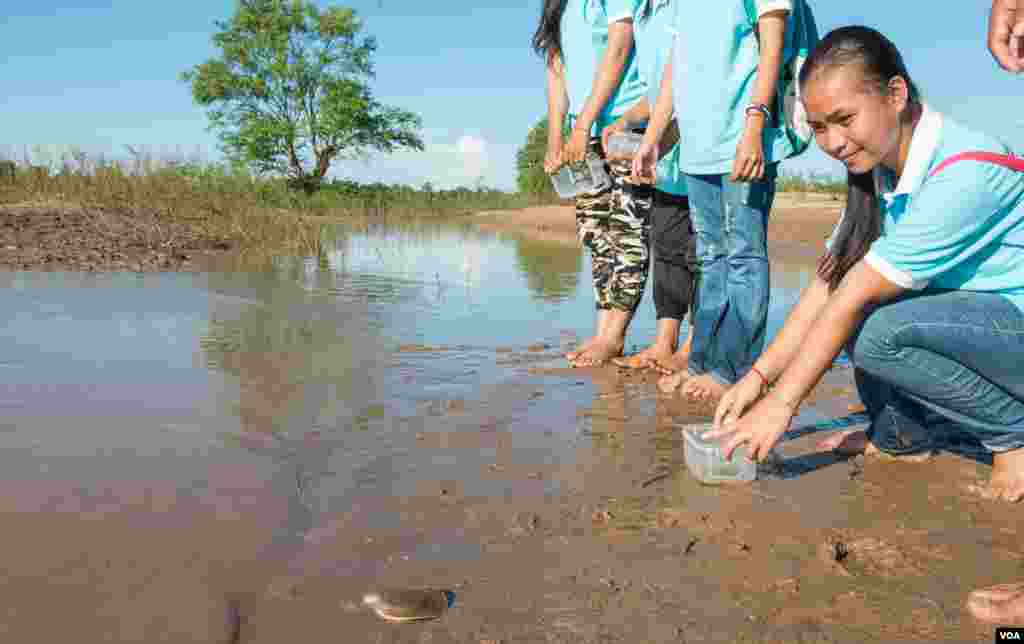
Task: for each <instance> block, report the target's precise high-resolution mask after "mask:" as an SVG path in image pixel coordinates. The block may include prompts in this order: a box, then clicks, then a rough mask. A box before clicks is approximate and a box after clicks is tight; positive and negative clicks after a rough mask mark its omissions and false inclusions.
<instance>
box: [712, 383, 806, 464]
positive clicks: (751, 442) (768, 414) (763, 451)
mask: <svg viewBox="0 0 1024 644" xmlns="http://www.w3.org/2000/svg"><path fill="white" fill-rule="evenodd" d="M716 416H717V414H716ZM792 422H793V408H792V407H790V406H789V405H788V404H786V402H785V401H783V400H782V399H781V398H780V397H779V395H778V394H777V393H773V394H771V395H768V396H765V397H764V398H762V399H761V401H760V402H758V403H757V404H756V405H754V406H753V407H751V408H750V411H748V412H747V413H746V414H743V415H742V416H740V417H739V418H738V419H737V420H735V421H732V422H728V423H725V424H724V425H722V426H721V428H720V429H713V430H711V431H710V432H706V433H705V434H704V436H703V437H702V438H704V439H705V440H715V439H719V438H726V440H725V442H723V443H722V451H723V453H724V454H725V457H726V458H730V459H731V458H732V453H733V452H734V451H736V448H737V447H739V446H740V445H744V444H745V445H746V449H747V458H748V459H750V460H752V461H763V460H765V459H767V458H768V455H769V453H771V450H772V448H773V447H775V444H776V443H777V442H779V438H781V437H782V435H783V434H784V433H785V432H786V430H787V429H789V425H790V423H792Z"/></svg>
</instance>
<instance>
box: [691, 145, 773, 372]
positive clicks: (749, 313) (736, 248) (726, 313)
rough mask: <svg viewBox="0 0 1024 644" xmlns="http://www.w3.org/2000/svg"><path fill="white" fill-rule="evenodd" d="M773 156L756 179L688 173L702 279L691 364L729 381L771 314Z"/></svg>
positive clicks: (757, 349) (753, 354) (744, 368)
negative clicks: (769, 227)
mask: <svg viewBox="0 0 1024 644" xmlns="http://www.w3.org/2000/svg"><path fill="white" fill-rule="evenodd" d="M777 171H778V164H771V165H770V166H768V167H767V168H765V176H764V178H763V179H762V180H761V181H758V182H755V183H734V182H732V181H729V177H728V175H717V174H716V175H686V188H687V190H688V192H689V195H690V218H691V219H692V221H693V229H694V231H695V232H696V233H697V260H698V265H699V267H700V280H698V287H697V298H696V300H697V307H696V310H695V312H694V314H693V316H692V322H693V345H692V349H691V350H690V361H689V366H688V370H689V372H690V373H691V374H692V375H700V374H705V373H707V374H710V375H711V377H712V378H714V379H715V381H717V382H719V383H721V384H725V385H729V384H732V383H734V382H736V381H737V380H739V379H740V378H742V377H743V376H744V375H746V373H747V372H748V371H749V370H750V367H751V366H753V364H754V361H755V360H757V358H758V356H760V355H761V351H762V349H764V334H765V327H766V326H767V322H768V296H769V272H768V233H767V229H768V213H769V211H770V210H771V207H772V202H773V201H774V200H775V179H776V173H777Z"/></svg>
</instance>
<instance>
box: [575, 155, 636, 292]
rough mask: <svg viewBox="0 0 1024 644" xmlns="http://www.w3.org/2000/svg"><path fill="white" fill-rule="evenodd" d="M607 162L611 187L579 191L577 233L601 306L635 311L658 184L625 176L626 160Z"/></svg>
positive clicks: (627, 169) (627, 167)
mask: <svg viewBox="0 0 1024 644" xmlns="http://www.w3.org/2000/svg"><path fill="white" fill-rule="evenodd" d="M608 167H609V169H610V172H609V176H610V177H611V180H612V185H611V187H609V188H607V189H605V190H602V191H601V192H598V193H595V194H591V195H581V196H578V197H576V233H577V234H578V235H579V238H580V242H582V243H583V245H584V246H586V247H587V248H588V249H589V250H590V255H591V258H592V261H593V277H594V296H595V298H596V300H597V308H598V309H617V310H620V311H629V312H632V311H635V310H636V307H637V305H638V304H639V303H640V298H641V297H642V296H643V294H644V285H645V284H646V283H647V270H648V268H649V266H650V251H649V248H648V238H649V235H650V215H651V206H652V201H653V196H654V190H653V188H652V187H651V186H642V185H634V184H631V183H627V182H626V181H625V179H626V178H627V177H628V176H629V173H630V164H629V162H628V161H624V162H623V161H616V162H612V163H609V164H608Z"/></svg>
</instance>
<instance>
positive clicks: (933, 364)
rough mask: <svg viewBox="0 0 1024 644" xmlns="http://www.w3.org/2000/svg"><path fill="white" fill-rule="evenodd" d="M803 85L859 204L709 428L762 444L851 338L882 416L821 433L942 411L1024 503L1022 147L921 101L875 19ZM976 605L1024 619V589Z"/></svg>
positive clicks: (920, 433)
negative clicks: (1017, 153) (1017, 152)
mask: <svg viewBox="0 0 1024 644" xmlns="http://www.w3.org/2000/svg"><path fill="white" fill-rule="evenodd" d="M800 84H801V88H802V90H803V101H804V105H805V106H806V108H807V113H808V117H809V120H810V123H811V125H812V127H813V128H814V132H815V138H816V140H817V142H818V145H819V146H820V147H821V149H822V150H824V151H825V153H827V154H828V155H829V156H831V157H833V158H835V159H838V160H839V161H841V162H842V163H843V164H844V165H845V166H846V168H847V170H848V190H847V206H846V211H845V213H844V215H843V217H842V218H841V220H840V222H839V225H838V226H837V227H836V230H835V232H834V233H833V235H832V238H831V239H830V240H829V242H828V243H827V244H826V252H825V254H824V255H823V257H822V259H821V261H820V262H819V264H818V271H817V276H816V277H815V279H814V282H813V283H812V284H811V285H810V286H808V287H807V288H806V289H805V290H804V292H803V294H802V295H801V297H800V301H799V302H798V303H797V305H796V307H795V308H794V309H793V311H792V312H791V313H790V315H789V317H788V318H787V320H786V323H785V326H784V327H783V329H782V330H781V331H780V332H779V334H778V336H776V338H775V340H774V341H773V342H772V344H771V346H770V347H768V349H767V350H766V351H765V352H764V355H762V356H761V357H760V358H759V359H758V360H757V363H756V364H755V365H754V366H753V368H752V369H751V371H750V373H749V374H748V375H747V376H745V377H744V378H743V379H742V380H740V381H739V382H738V383H737V384H736V385H734V386H733V387H732V388H730V389H729V390H728V392H726V394H725V395H724V396H723V397H722V399H721V401H720V403H719V405H718V409H717V410H716V413H715V419H714V425H715V429H714V430H713V431H711V432H709V433H707V434H706V435H705V437H706V438H709V439H712V438H726V440H725V442H724V443H723V449H724V451H725V452H726V454H728V455H731V454H732V452H733V450H734V449H735V448H736V447H737V446H739V445H741V444H746V449H747V452H748V454H750V455H752V456H753V458H756V459H760V458H764V457H765V456H766V455H767V454H768V451H769V450H770V449H771V448H772V446H773V445H774V444H775V443H776V442H777V441H778V440H779V437H780V436H781V435H782V433H783V432H784V431H785V430H786V429H787V428H788V427H789V425H790V423H791V421H792V419H793V417H794V415H795V414H796V410H797V407H798V406H799V405H800V402H801V401H802V400H803V399H804V397H806V396H807V395H808V393H809V392H810V391H811V389H812V388H813V387H814V385H815V384H816V383H817V382H818V381H819V380H820V379H821V377H822V376H823V375H824V373H825V372H826V371H827V370H828V369H829V368H830V366H831V365H832V361H833V360H834V359H835V357H836V356H837V355H838V354H839V352H840V351H841V350H842V349H843V347H844V346H845V347H846V349H847V352H848V353H849V355H850V356H851V359H852V362H853V364H854V367H855V376H856V382H857V388H858V391H859V393H860V396H861V399H862V400H863V401H864V403H865V406H866V407H867V409H868V414H869V415H870V417H871V425H870V428H869V429H868V431H866V432H865V431H852V432H842V433H840V434H838V435H836V436H835V437H832V438H830V439H829V440H827V441H825V442H824V443H822V446H823V447H826V448H832V449H836V450H839V451H843V452H847V453H856V452H862V451H866V450H868V449H871V450H873V451H875V452H882V453H887V454H890V455H894V456H904V455H910V454H914V453H920V452H922V451H924V450H926V449H928V447H929V442H930V440H931V438H930V435H929V432H930V428H929V425H928V422H929V421H928V417H929V416H932V417H934V416H935V415H938V416H941V417H943V418H945V419H947V420H950V421H953V422H956V423H957V424H958V425H959V426H960V427H961V428H962V429H964V430H966V431H968V432H970V433H972V434H974V435H976V436H977V438H978V439H979V440H980V442H981V443H982V444H983V445H984V446H985V447H987V448H988V449H989V450H991V451H992V452H993V467H992V476H991V479H990V481H989V484H988V486H987V488H985V489H984V490H982V492H983V493H984V494H985V495H986V496H988V497H991V498H997V499H1002V500H1005V501H1011V502H1017V501H1020V500H1021V499H1022V498H1024V379H1022V378H1021V374H1020V368H1019V365H1020V363H1021V361H1022V360H1024V250H1022V247H1024V161H1022V160H1021V159H1019V158H1015V157H1013V156H1012V154H1011V152H1010V150H1009V148H1007V147H1006V146H1005V145H1004V144H1002V143H1001V142H999V141H997V140H996V139H994V138H992V137H989V136H987V135H985V134H981V133H978V132H975V131H973V130H971V129H968V128H966V127H963V126H961V125H960V124H958V123H956V122H954V121H952V120H950V119H947V118H945V117H943V116H942V115H941V114H939V113H938V112H935V111H933V110H932V109H930V108H929V107H928V106H927V105H926V104H924V103H923V102H922V100H921V98H920V95H919V93H918V90H917V87H916V86H915V85H914V82H913V80H911V77H910V74H909V73H908V72H907V69H906V67H905V66H904V63H903V59H902V57H901V55H900V53H899V51H898V50H897V49H896V46H895V45H893V43H892V42H890V41H889V40H888V39H887V38H886V37H885V36H883V35H882V34H880V33H878V32H877V31H875V30H873V29H869V28H867V27H844V28H842V29H837V30H835V31H833V32H832V33H830V34H829V35H828V36H826V37H825V38H824V40H823V41H822V42H821V43H820V45H819V46H818V47H817V48H816V49H815V50H814V51H813V52H812V53H811V55H810V57H809V58H808V60H807V63H806V65H805V66H804V68H803V71H802V72H801V74H800ZM771 384H773V385H774V387H773V388H772V389H770V390H769V389H768V385H771ZM968 608H969V610H970V611H971V613H972V614H973V615H974V616H975V617H977V618H979V619H983V620H985V621H997V622H1000V621H1001V622H1004V623H1006V622H1010V623H1013V622H1016V623H1024V587H1022V586H1016V587H1010V586H999V587H996V588H992V589H987V590H982V591H976V592H974V593H972V594H971V597H970V599H969V600H968Z"/></svg>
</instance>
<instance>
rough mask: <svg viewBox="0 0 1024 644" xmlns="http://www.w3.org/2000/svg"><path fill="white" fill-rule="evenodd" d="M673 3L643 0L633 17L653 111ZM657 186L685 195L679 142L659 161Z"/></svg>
mask: <svg viewBox="0 0 1024 644" xmlns="http://www.w3.org/2000/svg"><path fill="white" fill-rule="evenodd" d="M677 1H678V0H677ZM648 5H650V10H651V14H650V16H649V17H648V18H647V19H646V20H645V19H644V18H643V14H644V12H645V11H646V10H647V7H648ZM672 5H673V0H642V2H640V6H639V7H638V8H637V13H636V16H635V17H634V18H633V34H634V40H635V41H636V60H637V67H638V69H639V71H640V79H641V80H642V81H643V82H644V84H645V85H646V86H647V101H648V103H650V105H651V109H652V110H653V109H654V106H655V105H656V104H657V103H658V91H659V90H660V89H661V78H662V72H664V71H665V64H666V63H667V62H668V60H669V57H670V56H671V54H672V37H673V36H672V33H673V32H672V21H673V20H674V19H675V10H674V8H673V6H672ZM655 187H656V188H657V189H658V190H661V191H662V192H667V193H669V194H673V195H678V196H680V197H683V196H686V178H685V177H684V176H683V174H682V173H681V172H680V171H679V145H678V144H676V146H675V147H673V148H672V149H671V150H670V151H669V152H668V154H666V155H665V156H664V157H662V158H661V160H660V161H658V181H657V183H656V184H655Z"/></svg>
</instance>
